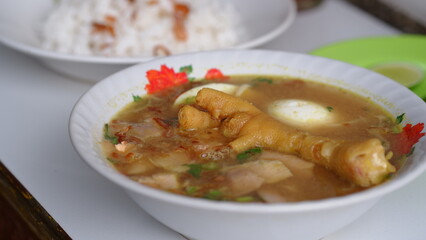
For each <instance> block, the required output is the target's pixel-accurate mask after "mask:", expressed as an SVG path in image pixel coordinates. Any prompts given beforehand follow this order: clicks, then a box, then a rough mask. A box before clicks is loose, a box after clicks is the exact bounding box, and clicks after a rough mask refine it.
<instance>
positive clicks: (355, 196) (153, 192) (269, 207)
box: [68, 50, 426, 214]
mask: <svg viewBox="0 0 426 240" xmlns="http://www.w3.org/2000/svg"><path fill="white" fill-rule="evenodd" d="M226 52H239V53H241V52H247V53H252V54H258V53H284V54H290V55H294V56H305V57H309V58H311V59H320V60H322V61H327V62H329V63H332V62H337V63H339V64H343V65H346V66H350V67H351V68H357V69H358V70H361V71H364V72H366V73H368V74H370V75H371V74H374V75H377V77H380V78H382V79H386V81H388V82H390V83H391V84H393V85H395V86H396V87H401V89H402V88H403V87H402V86H400V85H399V84H397V83H394V82H393V81H392V80H390V79H388V78H386V77H384V76H382V75H380V74H378V73H375V72H372V71H371V70H368V69H365V68H361V67H358V66H355V65H351V64H348V63H345V62H341V61H338V60H333V59H328V58H324V57H319V56H314V55H309V54H302V53H293V52H286V51H276V50H216V51H209V52H201V53H200V52H198V53H185V54H178V55H174V56H169V57H167V58H174V59H175V58H180V57H182V56H183V57H187V56H188V55H189V56H191V55H194V54H210V53H226ZM162 61H164V59H155V60H152V61H150V62H152V63H157V62H158V63H162ZM144 64H146V63H140V64H137V65H134V66H131V67H129V68H126V69H124V70H122V71H119V72H117V73H115V74H113V75H111V76H109V77H107V78H105V79H103V80H101V81H99V82H97V83H96V84H95V85H94V86H92V87H91V88H90V89H88V90H87V91H86V92H85V93H84V94H83V95H82V96H81V97H80V98H79V99H78V100H77V102H76V104H75V105H74V107H73V109H72V111H71V115H70V118H69V125H68V131H69V134H70V138H71V143H72V145H73V147H74V149H75V150H76V152H77V153H78V155H79V156H80V157H81V159H82V160H83V161H84V162H85V163H86V164H88V165H89V166H90V167H91V168H92V169H94V170H95V171H96V172H98V173H99V174H101V175H103V176H104V177H106V178H107V179H109V180H110V181H112V182H113V183H114V184H116V185H118V186H120V187H123V188H124V189H126V190H128V191H131V192H134V193H137V194H142V195H144V196H146V197H149V198H153V199H156V200H157V201H163V202H169V203H173V204H175V205H180V206H186V207H190V208H199V209H205V210H213V211H227V212H240V213H241V212H244V213H268V214H280V213H283V212H287V213H294V212H306V211H315V210H325V209H331V208H338V207H344V206H348V205H352V204H357V203H363V202H367V201H369V200H370V201H373V200H378V199H380V198H381V197H383V196H384V195H386V194H388V193H391V192H393V191H395V190H397V189H399V188H401V187H403V186H405V185H406V184H408V183H409V182H411V181H412V180H414V179H415V178H417V177H418V176H419V175H421V174H422V173H423V172H424V171H425V170H426V161H425V156H426V155H425V156H424V157H423V158H422V159H423V161H421V163H420V164H419V165H418V166H417V167H416V168H414V169H411V170H410V173H409V174H404V175H403V176H401V175H400V176H399V177H398V178H397V179H392V180H390V181H387V182H385V183H383V184H380V185H378V186H375V187H373V188H370V189H366V190H364V191H361V192H357V193H352V194H349V195H345V196H340V197H332V198H326V199H320V200H311V201H300V202H291V203H267V204H265V203H238V202H231V201H212V200H206V199H200V198H193V197H187V196H183V195H178V194H173V193H168V192H165V191H163V190H158V189H154V188H151V187H148V186H145V185H142V184H140V183H137V182H135V181H133V180H131V179H129V178H128V177H126V176H124V175H122V174H120V173H118V172H117V171H116V170H113V169H112V167H109V168H108V170H107V168H106V167H105V166H103V165H101V164H97V163H94V162H93V161H89V160H88V159H87V158H90V156H87V155H86V154H85V153H81V152H80V151H79V143H78V141H76V134H75V133H74V129H75V128H76V127H77V123H76V115H77V112H78V110H79V108H80V106H81V105H82V104H83V102H84V101H86V100H85V99H86V98H87V97H88V96H89V95H90V94H91V92H92V91H94V89H95V88H97V86H99V85H102V84H106V83H107V82H109V81H114V79H115V78H117V77H119V76H120V75H121V74H122V73H123V72H125V71H129V70H130V69H135V68H139V67H140V66H142V65H144ZM407 91H409V90H407ZM410 95H411V96H410V97H411V98H416V99H417V100H421V99H420V98H419V97H417V96H416V95H415V94H414V93H412V92H410ZM425 104H426V103H425ZM424 106H426V105H424ZM424 106H423V108H425V107H424ZM422 142H423V144H424V142H425V139H423V141H422ZM422 146H423V145H422ZM110 170H112V171H110Z"/></svg>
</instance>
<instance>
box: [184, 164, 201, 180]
mask: <svg viewBox="0 0 426 240" xmlns="http://www.w3.org/2000/svg"><path fill="white" fill-rule="evenodd" d="M185 166H187V167H189V169H188V171H187V173H189V174H191V175H192V176H193V177H195V178H200V176H201V171H202V170H203V167H202V165H201V164H196V163H191V164H185Z"/></svg>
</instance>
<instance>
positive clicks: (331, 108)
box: [326, 106, 334, 112]
mask: <svg viewBox="0 0 426 240" xmlns="http://www.w3.org/2000/svg"><path fill="white" fill-rule="evenodd" d="M326 108H327V110H328V111H329V112H331V111H333V110H334V108H333V107H331V106H327V107H326Z"/></svg>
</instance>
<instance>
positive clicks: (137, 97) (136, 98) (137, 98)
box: [132, 95, 142, 102]
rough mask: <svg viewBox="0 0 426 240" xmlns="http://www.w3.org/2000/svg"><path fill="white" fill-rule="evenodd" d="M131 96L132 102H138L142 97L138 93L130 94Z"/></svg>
mask: <svg viewBox="0 0 426 240" xmlns="http://www.w3.org/2000/svg"><path fill="white" fill-rule="evenodd" d="M132 97H133V102H139V101H140V100H142V98H141V97H140V96H138V95H132Z"/></svg>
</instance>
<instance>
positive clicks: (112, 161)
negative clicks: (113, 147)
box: [107, 157, 118, 163]
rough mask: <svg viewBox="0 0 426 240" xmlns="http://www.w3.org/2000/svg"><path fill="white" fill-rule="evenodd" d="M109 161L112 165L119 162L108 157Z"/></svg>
mask: <svg viewBox="0 0 426 240" xmlns="http://www.w3.org/2000/svg"><path fill="white" fill-rule="evenodd" d="M107 160H108V161H109V162H111V163H117V162H118V161H117V160H115V159H113V158H110V157H107Z"/></svg>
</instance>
